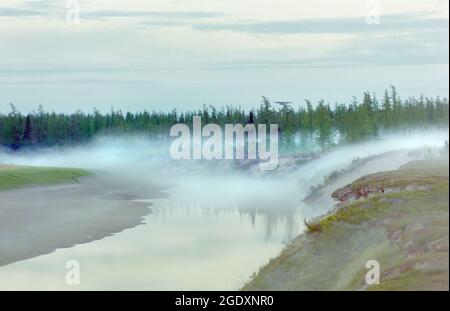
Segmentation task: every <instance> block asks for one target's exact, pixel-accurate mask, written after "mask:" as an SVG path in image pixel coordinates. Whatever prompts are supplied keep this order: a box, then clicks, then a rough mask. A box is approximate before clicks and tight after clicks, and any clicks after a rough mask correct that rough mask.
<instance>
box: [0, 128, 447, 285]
mask: <svg viewBox="0 0 450 311" xmlns="http://www.w3.org/2000/svg"><path fill="white" fill-rule="evenodd" d="M445 141H448V130H442V131H437V130H434V131H431V130H428V131H422V132H418V131H416V132H413V133H409V134H405V133H402V134H397V135H386V136H384V137H381V138H380V139H377V140H374V141H370V142H364V143H359V144H352V145H343V146H340V147H336V148H334V149H332V150H330V151H328V152H326V153H323V154H320V156H317V157H315V158H313V159H309V160H308V161H304V162H301V163H296V164H292V163H291V162H288V161H283V157H282V158H280V165H281V167H280V171H279V172H273V173H262V172H258V171H255V170H252V169H251V168H246V169H239V168H236V166H234V165H233V163H231V162H230V161H218V162H208V161H197V162H196V161H185V162H179V163H178V162H177V163H175V162H173V160H170V159H169V156H168V150H169V149H168V146H167V144H166V143H163V142H158V141H152V140H148V139H146V138H145V137H139V136H133V137H118V138H105V137H103V138H98V139H97V140H96V141H94V142H92V143H90V144H88V145H85V146H80V147H71V148H60V149H47V150H42V151H39V152H38V151H23V152H15V153H11V152H0V163H2V164H18V165H39V166H63V167H79V168H86V169H90V170H92V171H93V172H94V175H96V174H98V175H99V176H107V178H106V179H108V180H109V181H110V182H115V181H116V182H117V183H119V182H120V185H121V186H120V191H118V190H117V189H114V190H111V189H110V190H108V189H107V188H106V190H105V191H104V193H101V194H100V193H99V195H109V196H111V195H113V196H114V197H117V200H124V201H125V200H126V201H133V202H140V203H143V204H145V205H146V206H148V207H149V213H148V215H146V216H145V217H143V222H142V224H140V225H138V226H135V227H132V228H128V229H125V230H123V231H121V232H118V233H115V234H113V235H109V236H106V237H104V238H101V239H97V240H94V241H91V242H88V243H82V244H77V245H75V246H72V247H67V248H61V247H55V248H56V250H55V251H54V252H52V253H49V254H44V255H41V256H37V257H34V258H30V259H26V260H21V261H17V262H14V263H10V264H7V265H4V266H0V289H4V290H12V289H41V290H47V289H57V290H89V289H112V290H235V289H239V288H241V287H242V285H244V283H245V282H246V281H248V280H249V278H250V277H251V275H252V274H253V273H255V272H257V271H258V269H259V268H260V267H261V266H262V265H264V264H265V263H267V262H268V260H270V258H273V257H275V256H276V255H278V254H279V252H280V251H281V250H282V249H283V247H284V246H285V245H286V243H288V242H289V241H290V240H291V239H292V238H294V237H295V236H297V235H298V234H300V233H302V231H303V230H304V220H305V218H306V219H310V218H312V217H316V216H319V215H321V214H323V213H324V212H326V211H327V210H329V209H331V208H332V207H333V204H334V203H333V202H332V201H331V199H330V198H329V196H328V195H327V194H324V198H321V200H318V201H317V202H321V203H320V204H319V205H318V206H307V204H306V203H304V202H303V199H304V198H305V196H306V195H307V194H308V193H309V191H310V188H311V187H312V186H316V185H318V184H320V183H322V182H323V180H324V178H325V177H326V176H327V175H329V174H330V173H332V172H333V171H335V170H341V169H345V168H346V167H348V166H349V165H350V164H351V163H352V161H353V160H354V159H356V158H366V157H369V156H374V155H378V154H383V153H386V152H389V151H398V152H394V153H392V154H390V155H388V156H384V157H382V158H380V159H374V160H373V161H369V162H367V163H364V164H362V165H361V166H360V167H358V168H357V170H355V171H353V172H352V174H351V176H346V177H342V180H340V181H339V180H338V182H337V183H339V182H341V183H343V184H345V183H347V182H349V180H348V179H356V178H358V177H361V176H364V175H367V174H371V173H375V172H379V171H384V170H393V169H396V168H398V167H400V166H401V165H403V164H405V163H407V162H409V161H410V160H413V159H415V157H416V155H414V153H411V152H409V151H410V150H413V149H417V148H421V147H424V146H428V147H441V146H443V144H444V142H445ZM302 152H303V153H307V152H308V150H303V149H300V148H299V149H298V150H292V151H291V154H296V153H297V154H298V153H302ZM286 159H288V157H286ZM89 180H90V177H88V178H86V180H84V179H81V180H80V184H79V185H74V186H73V187H74V189H76V188H77V187H83V185H84V186H85V185H86V184H88V183H89V182H92V181H89ZM99 182H101V179H99ZM155 185H158V187H157V188H158V189H162V191H160V190H158V191H156V192H158V193H159V192H160V195H155V193H156V192H155ZM51 187H54V186H48V187H42V189H43V190H42V191H46V190H45V189H48V188H51ZM105 187H106V186H105ZM39 189H41V188H39ZM39 189H38V190H35V191H41V190H39ZM136 189H138V191H137V190H136ZM21 191H24V190H23V189H18V190H11V191H7V192H4V193H3V194H2V193H0V204H2V205H3V204H6V205H7V204H9V202H11V201H8V200H7V198H13V197H14V198H16V197H19V196H20V194H21V193H24V194H25V193H27V192H21ZM65 191H69V190H65ZM70 191H74V190H70ZM70 193H72V192H70ZM79 194H80V195H82V192H81V191H80V192H79ZM52 195H53V196H55V197H53V198H54V199H56V196H58V192H57V191H54V192H52ZM52 195H47V196H46V198H47V199H48V200H52V199H53V198H52ZM33 199H34V198H33V197H25V196H22V197H21V200H22V201H21V202H22V203H21V204H31V203H32V201H33ZM65 199H67V200H69V196H67V198H66V197H65V196H61V195H60V197H58V200H61V202H62V203H61V204H64V200H65ZM70 200H72V201H71V202H72V203H73V200H76V196H75V195H73V196H71V197H70ZM129 208H133V207H129ZM19 229H23V230H26V228H19ZM69 260H76V261H77V262H78V263H79V264H80V273H81V274H80V275H81V279H80V284H79V285H68V284H67V283H66V273H67V269H66V266H65V265H66V263H67V261H69Z"/></svg>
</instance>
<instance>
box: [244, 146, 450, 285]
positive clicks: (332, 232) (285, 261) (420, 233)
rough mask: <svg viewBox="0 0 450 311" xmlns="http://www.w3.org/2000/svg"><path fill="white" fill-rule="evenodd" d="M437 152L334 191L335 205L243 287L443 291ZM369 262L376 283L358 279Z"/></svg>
mask: <svg viewBox="0 0 450 311" xmlns="http://www.w3.org/2000/svg"><path fill="white" fill-rule="evenodd" d="M444 152H445V154H446V155H441V156H439V157H438V158H434V159H427V160H420V161H413V162H410V163H408V164H406V165H404V166H402V167H401V168H400V169H399V170H396V171H390V172H383V173H377V174H373V175H368V176H365V177H362V178H360V179H358V180H356V181H354V182H353V183H351V184H349V185H347V186H345V187H342V188H340V189H338V190H336V191H335V192H334V193H333V197H334V198H335V199H336V200H337V201H338V202H339V203H338V204H337V206H336V208H335V209H334V210H332V211H330V212H329V213H328V214H326V215H324V216H322V217H320V218H317V219H312V220H309V221H306V222H305V225H306V232H305V233H304V234H302V235H300V236H298V237H297V238H296V239H294V240H293V241H292V242H291V243H290V244H289V245H288V246H287V247H286V248H285V249H284V251H283V252H282V253H281V254H280V255H279V256H278V257H276V258H274V259H272V260H271V261H270V262H269V263H268V264H267V265H266V266H264V267H263V268H261V270H260V271H259V273H257V274H255V275H254V277H253V278H252V280H251V281H249V282H248V283H247V284H246V285H245V286H244V288H243V289H244V290H361V289H365V290H448V288H449V287H448V284H449V283H448V282H449V226H448V223H449V204H448V203H449V175H448V174H449V173H448V165H449V162H448V145H446V147H444ZM369 260H377V261H378V262H379V263H380V270H381V276H380V278H381V280H380V284H373V285H368V284H366V282H365V274H366V273H367V272H368V271H367V269H366V267H365V264H366V262H368V261H369Z"/></svg>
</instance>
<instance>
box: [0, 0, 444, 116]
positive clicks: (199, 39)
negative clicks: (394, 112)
mask: <svg viewBox="0 0 450 311" xmlns="http://www.w3.org/2000/svg"><path fill="white" fill-rule="evenodd" d="M67 2H69V3H70V2H74V0H72V1H66V0H1V2H0V111H1V112H6V111H8V110H9V103H10V102H12V103H14V104H15V105H16V106H17V107H18V108H19V110H21V111H23V112H28V111H30V110H32V109H35V108H37V107H38V105H39V104H42V105H43V106H44V107H45V108H46V109H47V110H55V111H57V112H59V111H62V112H73V111H75V110H77V109H81V110H83V111H92V109H93V108H94V107H96V108H98V109H100V110H103V111H107V110H110V109H111V107H113V108H114V109H122V110H130V111H137V110H143V109H147V110H153V109H156V110H160V109H162V110H169V109H172V108H177V109H179V110H184V109H189V108H199V107H201V106H202V105H203V104H206V105H216V106H224V105H229V104H232V105H236V106H242V107H243V108H251V107H253V106H256V105H258V103H259V100H260V97H261V96H262V95H265V96H268V97H269V98H271V99H273V100H287V101H292V102H294V103H295V105H301V104H303V102H304V99H313V100H318V99H322V98H323V99H325V100H327V101H329V102H330V103H334V102H343V101H349V100H351V98H352V96H361V94H362V92H363V91H365V90H370V91H374V92H377V93H378V94H381V93H382V91H383V89H384V88H386V87H388V86H389V85H391V84H394V85H396V86H397V87H398V91H399V93H400V95H402V96H403V97H407V96H410V95H419V94H420V93H424V94H426V95H430V96H435V95H440V96H446V97H447V96H448V83H449V81H448V80H449V79H448V75H449V65H448V64H449V50H448V48H449V47H448V45H449V42H448V32H449V28H448V25H449V24H448V10H449V8H448V3H449V2H448V1H447V0H428V1H425V0H384V1H365V0H340V1H336V0H314V1H306V0H305V1H304V0H83V1H81V0H80V1H78V2H79V5H80V23H79V24H70V23H68V22H67V20H66V14H67V11H68V9H67V8H66V4H67ZM377 7H378V8H379V12H380V16H379V24H377V23H376V18H374V17H373V14H372V13H376V11H377ZM375 15H376V14H375ZM367 16H369V21H370V22H372V23H367V20H368V19H367ZM69 21H71V20H70V19H69ZM374 21H375V23H373V22H374Z"/></svg>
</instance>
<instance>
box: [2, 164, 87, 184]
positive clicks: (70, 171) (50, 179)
mask: <svg viewBox="0 0 450 311" xmlns="http://www.w3.org/2000/svg"><path fill="white" fill-rule="evenodd" d="M87 175H89V172H88V171H85V170H82V169H75V168H55V167H35V166H15V165H1V164H0V191H2V190H9V189H14V188H20V187H26V186H32V185H49V184H57V183H64V182H73V181H76V180H77V178H80V177H82V176H87Z"/></svg>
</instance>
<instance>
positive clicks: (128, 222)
mask: <svg viewBox="0 0 450 311" xmlns="http://www.w3.org/2000/svg"><path fill="white" fill-rule="evenodd" d="M160 190H161V188H160V187H158V186H156V185H153V186H149V185H146V186H145V187H144V186H142V187H134V188H130V186H129V185H127V186H125V183H121V182H120V181H118V180H116V179H115V178H114V176H111V175H105V174H103V175H102V174H96V175H95V176H90V177H83V178H81V179H79V181H78V183H68V184H62V185H54V186H36V187H30V188H22V189H15V190H8V191H1V192H0V203H1V204H0V266H3V265H7V264H10V263H13V262H16V261H19V260H24V259H28V258H32V257H35V256H39V255H43V254H47V253H51V252H53V251H54V250H55V249H57V248H67V247H72V246H74V245H76V244H80V243H87V242H91V241H94V240H97V239H101V238H104V237H106V236H109V235H112V234H114V233H117V232H120V231H123V230H125V229H127V228H131V227H134V226H137V225H139V224H141V223H142V221H143V217H144V216H145V215H147V214H148V213H150V212H151V209H150V208H148V203H139V202H135V201H133V199H140V198H145V199H149V198H153V197H161V196H164V194H163V193H162V192H160Z"/></svg>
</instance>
